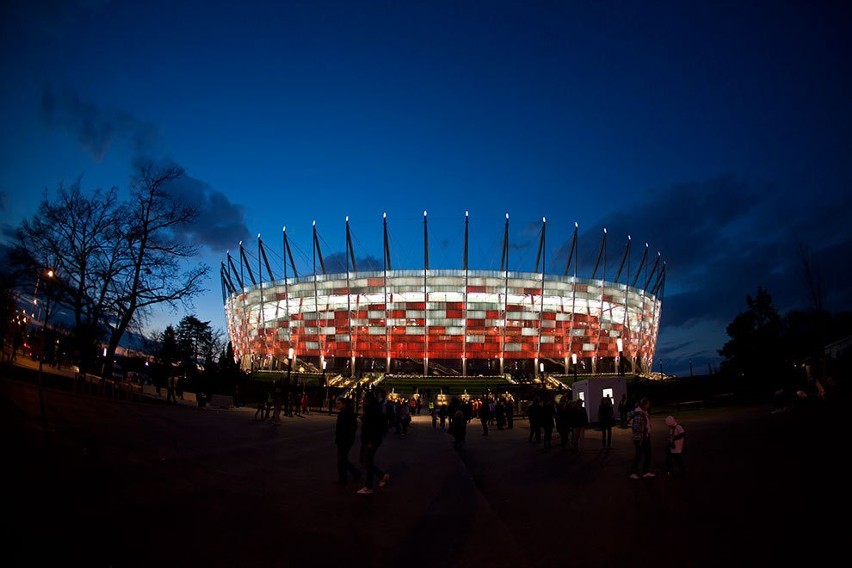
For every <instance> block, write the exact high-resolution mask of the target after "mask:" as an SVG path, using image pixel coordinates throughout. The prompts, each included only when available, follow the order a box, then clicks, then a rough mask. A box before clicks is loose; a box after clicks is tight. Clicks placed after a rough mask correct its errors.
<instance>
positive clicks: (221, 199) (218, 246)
mask: <svg viewBox="0 0 852 568" xmlns="http://www.w3.org/2000/svg"><path fill="white" fill-rule="evenodd" d="M41 107H42V113H43V116H44V118H45V119H46V120H47V122H48V124H50V125H51V126H52V127H54V128H61V129H64V130H65V131H67V132H69V133H70V134H71V135H73V136H74V137H75V138H76V139H77V140H78V141H79V143H80V144H81V145H82V146H83V148H85V149H86V150H87V151H89V152H90V153H91V154H92V157H93V158H95V159H97V160H100V159H101V158H103V157H104V155H105V154H106V152H107V151H108V150H109V148H110V146H111V145H112V144H113V143H115V142H116V141H119V140H122V141H126V142H128V143H129V144H130V145H131V148H132V151H133V157H132V164H131V166H132V168H133V169H134V171H138V169H139V167H140V166H141V165H142V164H145V163H149V162H151V161H152V160H154V159H153V158H152V156H153V155H154V154H155V153H156V151H157V138H158V134H157V128H156V127H155V126H154V125H152V124H150V123H147V122H144V121H142V120H139V119H137V118H135V117H133V116H131V115H129V114H127V113H125V112H123V111H121V110H118V109H114V108H106V107H101V106H99V105H97V104H95V103H94V102H92V101H88V100H85V99H83V98H82V97H80V96H79V95H78V94H77V93H75V92H73V91H72V90H71V89H69V88H67V87H63V88H59V89H54V88H51V87H48V88H45V89H44V92H43V95H42V105H41ZM160 163H162V164H164V165H178V164H176V163H174V162H173V161H172V160H160ZM168 191H170V192H171V193H172V195H173V196H174V197H175V198H177V199H179V200H181V201H183V202H186V203H190V204H192V206H193V207H195V208H196V209H197V211H198V218H197V221H196V222H195V223H194V224H193V225H192V226H191V227H188V228H187V229H186V230H185V231H184V233H183V235H177V236H179V237H180V236H183V237H184V238H186V239H187V241H189V242H191V243H193V244H196V245H201V246H205V247H208V248H209V249H210V250H211V251H212V252H219V251H221V250H223V249H226V248H227V247H228V246H230V245H231V244H232V243H234V242H237V241H240V240H243V239H247V238H248V236H249V231H248V228H247V226H246V222H245V208H244V207H243V206H241V205H237V204H235V203H232V202H231V200H230V199H229V198H228V197H227V196H226V195H225V194H224V193H223V192H221V191H219V190H216V189H214V188H212V187H210V185H209V184H208V183H206V182H204V181H202V180H200V179H197V178H194V177H192V176H190V175H188V174H185V175H184V176H182V177H181V178H180V179H178V180H175V181H174V182H173V183H171V184H170V185H169V187H168Z"/></svg>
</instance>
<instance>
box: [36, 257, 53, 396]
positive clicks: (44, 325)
mask: <svg viewBox="0 0 852 568" xmlns="http://www.w3.org/2000/svg"><path fill="white" fill-rule="evenodd" d="M53 275H54V272H53V269H50V268H49V269H47V271H46V272H45V276H46V277H47V278H48V279H51V280H52V279H53ZM40 280H41V278H39V279H37V280H36V290H38V284H39V281H40ZM44 296H45V298H46V302H45V304H44V320H43V321H42V328H41V356H40V357H39V358H38V384H41V370H42V366H43V365H44V356H45V354H46V353H47V320H48V319H50V286H49V285H48V283H47V282H45V285H44ZM33 302H34V303H37V302H38V300H37V299H36V298H35V297H33ZM39 315H41V308H39Z"/></svg>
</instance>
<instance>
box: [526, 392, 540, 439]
mask: <svg viewBox="0 0 852 568" xmlns="http://www.w3.org/2000/svg"><path fill="white" fill-rule="evenodd" d="M527 418H528V419H529V421H530V437H529V442H530V444H532V443H533V442H535V443H538V442H540V441H541V403H540V402H539V398H538V397H535V399H533V401H532V403H531V404H530V405H529V406H528V407H527Z"/></svg>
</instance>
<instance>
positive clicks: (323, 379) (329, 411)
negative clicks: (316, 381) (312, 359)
mask: <svg viewBox="0 0 852 568" xmlns="http://www.w3.org/2000/svg"><path fill="white" fill-rule="evenodd" d="M327 366H328V361H326V360H325V357H323V360H322V384H324V385H325V404H326V406H328V413H329V414H331V399H330V398H329V396H328V381H326V380H325V368H326V367H327Z"/></svg>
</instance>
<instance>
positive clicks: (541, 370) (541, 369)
mask: <svg viewBox="0 0 852 568" xmlns="http://www.w3.org/2000/svg"><path fill="white" fill-rule="evenodd" d="M538 376H539V378H541V381H542V382H544V363H539V364H538Z"/></svg>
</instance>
